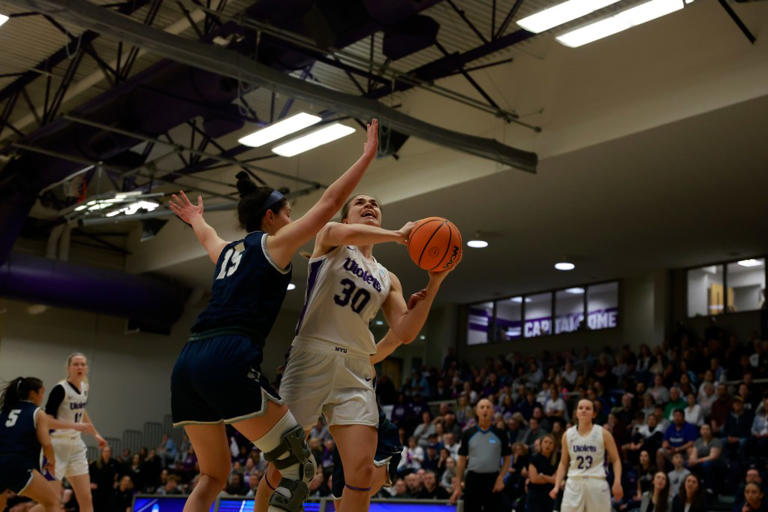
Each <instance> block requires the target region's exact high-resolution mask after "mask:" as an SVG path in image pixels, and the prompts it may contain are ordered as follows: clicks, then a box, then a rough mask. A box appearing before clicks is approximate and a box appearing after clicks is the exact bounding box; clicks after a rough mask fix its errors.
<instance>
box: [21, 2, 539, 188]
mask: <svg viewBox="0 0 768 512" xmlns="http://www.w3.org/2000/svg"><path fill="white" fill-rule="evenodd" d="M8 2H9V3H11V4H13V5H17V6H20V7H23V8H24V9H31V10H37V11H41V12H44V13H46V14H50V15H52V16H54V17H55V18H57V19H59V20H63V21H67V22H70V23H74V24H76V25H78V26H81V27H83V28H88V29H90V30H94V31H96V32H98V33H100V34H102V35H108V36H112V37H116V38H118V39H120V40H122V41H127V42H130V43H131V44H134V45H136V46H140V47H143V48H145V49H147V50H148V51H151V52H153V53H155V54H157V55H160V56H163V57H165V58H169V59H172V60H175V61H177V62H180V63H184V64H187V65H190V66H194V67H197V68H200V69H204V70H206V71H210V72H213V73H218V74H221V75H225V76H229V77H232V78H235V79H237V80H240V81H243V82H248V83H251V84H258V85H260V86H262V87H264V88H267V89H269V90H273V91H280V92H281V93H283V94H286V95H288V96H292V97H294V98H296V99H300V100H302V101H306V102H308V103H311V104H314V105H317V106H321V107H324V108H328V109H332V110H334V111H337V112H344V113H345V114H347V115H349V116H352V117H361V118H369V117H378V118H379V119H380V121H381V122H382V123H383V124H386V125H388V126H390V127H392V128H394V129H396V130H398V131H401V132H403V133H406V134H409V135H412V136H414V137H418V138H420V139H423V140H426V141H429V142H432V143H435V144H439V145H441V146H445V147H449V148H452V149H455V150H458V151H463V152H465V153H469V154H472V155H475V156H479V157H482V158H488V159H490V160H495V161H498V162H501V163H503V164H506V165H510V166H512V167H515V168H517V169H520V170H523V171H527V172H531V173H535V172H536V165H537V162H538V157H537V155H536V154H535V153H532V152H529V151H523V150H520V149H517V148H513V147H510V146H507V145H505V144H502V143H500V142H498V141H496V140H493V139H487V138H482V137H476V136H472V135H466V134H463V133H459V132H455V131H452V130H446V129H445V128H440V127H438V126H435V125H432V124H429V123H426V122H424V121H420V120H418V119H416V118H413V117H410V116H407V115H405V114H403V113H401V112H398V111H396V110H394V109H392V108H390V107H387V106H385V105H382V104H380V103H379V102H377V101H375V100H371V99H368V98H362V97H359V96H353V95H351V94H346V93H341V92H338V91H333V90H330V89H326V88H323V87H320V86H317V85H314V84H311V83H308V82H305V81H302V80H299V79H297V78H294V77H291V76H289V75H287V74H285V73H282V72H280V71H277V70H275V69H272V68H270V67H268V66H265V65H263V64H260V63H258V62H256V61H254V60H251V59H249V58H248V57H246V56H243V55H240V54H238V53H236V52H234V51H231V50H227V49H225V48H220V47H218V46H215V45H209V44H205V43H200V42H198V41H192V40H187V39H182V38H181V37H178V36H174V35H171V34H168V33H166V32H163V31H161V30H157V29H155V28H152V27H148V26H146V25H142V24H140V23H137V22H135V21H133V20H131V19H129V18H126V17H124V16H120V15H118V14H115V13H114V12H112V11H110V10H108V9H104V8H103V7H99V6H96V5H93V4H91V3H89V2H87V1H85V0H8Z"/></svg>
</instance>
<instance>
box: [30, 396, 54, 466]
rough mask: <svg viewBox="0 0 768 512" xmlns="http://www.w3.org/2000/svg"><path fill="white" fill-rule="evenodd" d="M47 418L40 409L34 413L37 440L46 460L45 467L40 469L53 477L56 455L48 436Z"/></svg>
mask: <svg viewBox="0 0 768 512" xmlns="http://www.w3.org/2000/svg"><path fill="white" fill-rule="evenodd" d="M48 418H49V417H48V415H47V414H46V413H45V411H43V410H42V409H40V410H38V411H37V412H35V423H36V424H37V426H36V430H37V440H38V442H39V443H40V446H41V447H42V448H43V455H44V456H45V460H46V464H45V467H43V468H41V469H45V470H47V471H48V472H49V473H50V474H52V475H54V474H56V455H55V454H54V452H53V443H51V435H50V434H49V430H50V428H51V425H50V423H49V422H48V421H49V420H48Z"/></svg>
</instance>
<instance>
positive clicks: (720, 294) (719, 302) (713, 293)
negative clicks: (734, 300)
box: [688, 265, 730, 316]
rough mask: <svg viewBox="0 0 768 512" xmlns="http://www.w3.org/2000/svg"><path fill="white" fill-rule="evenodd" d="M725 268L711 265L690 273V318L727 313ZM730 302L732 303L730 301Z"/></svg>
mask: <svg viewBox="0 0 768 512" xmlns="http://www.w3.org/2000/svg"><path fill="white" fill-rule="evenodd" d="M723 285H724V279H723V266H722V265H709V266H706V267H701V268H695V269H692V270H689V271H688V316H699V315H704V316H707V315H720V314H722V313H724V312H725V300H724V299H725V297H724V292H725V290H724V289H723ZM729 302H730V301H729Z"/></svg>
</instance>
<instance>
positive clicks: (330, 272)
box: [294, 245, 390, 354]
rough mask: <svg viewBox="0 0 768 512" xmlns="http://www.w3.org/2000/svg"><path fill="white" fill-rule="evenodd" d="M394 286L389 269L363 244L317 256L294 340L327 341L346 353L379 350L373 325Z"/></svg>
mask: <svg viewBox="0 0 768 512" xmlns="http://www.w3.org/2000/svg"><path fill="white" fill-rule="evenodd" d="M389 288H390V279H389V271H388V270H387V269H386V268H385V267H384V266H383V265H381V264H379V262H378V261H376V259H375V258H374V259H372V260H369V259H366V258H365V257H364V256H363V254H362V253H361V252H360V250H359V249H358V248H357V247H354V246H346V245H342V246H338V247H336V248H334V249H333V250H331V251H330V252H328V253H327V254H324V255H323V256H319V257H317V258H312V259H311V260H309V276H308V278H307V293H306V297H305V299H304V308H303V309H302V311H301V316H300V317H299V322H298V325H297V326H296V340H294V343H296V341H297V340H307V341H313V342H314V341H324V342H327V343H333V344H336V345H339V346H340V347H339V350H340V351H344V350H351V351H354V352H357V353H361V354H373V353H375V352H376V342H375V340H374V338H373V334H372V333H371V331H370V329H369V328H368V325H369V323H370V322H371V320H373V318H374V317H375V316H376V313H378V311H379V309H380V308H381V305H382V304H383V303H384V301H385V300H386V299H387V296H388V295H389Z"/></svg>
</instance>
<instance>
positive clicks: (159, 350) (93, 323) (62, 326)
mask: <svg viewBox="0 0 768 512" xmlns="http://www.w3.org/2000/svg"><path fill="white" fill-rule="evenodd" d="M2 305H3V307H4V309H5V312H4V313H0V381H3V382H7V381H8V380H10V379H12V378H15V377H18V376H19V375H25V376H36V377H40V378H41V379H43V381H44V382H45V384H46V388H47V389H50V388H51V387H52V386H53V385H54V384H55V383H56V382H58V381H59V380H61V379H62V378H64V377H66V370H65V363H66V358H67V355H69V354H70V353H71V352H74V351H78V352H83V353H85V354H86V355H87V356H88V359H89V364H90V378H89V381H90V384H91V387H92V393H91V396H90V398H89V405H88V413H89V415H90V416H91V418H92V419H93V421H94V422H95V423H96V426H97V427H98V428H99V429H100V431H101V433H102V434H103V435H105V436H110V437H122V432H123V430H125V429H138V430H141V429H142V427H143V424H144V422H147V421H156V422H162V421H163V417H164V416H165V415H166V414H169V413H170V410H171V407H170V403H171V393H170V376H171V371H172V369H173V364H174V362H175V361H176V357H177V355H178V353H179V351H180V350H181V347H182V346H183V345H184V343H185V341H186V339H187V337H188V335H189V328H190V327H191V325H192V323H193V322H194V319H195V317H196V316H197V314H198V312H199V310H200V308H199V307H195V308H188V309H187V310H186V311H185V313H184V316H183V317H182V318H181V319H180V320H179V322H177V324H176V325H175V326H174V330H173V332H172V334H171V335H170V336H160V335H155V334H148V333H129V334H126V332H125V320H123V319H121V318H117V317H111V316H106V315H97V314H92V313H86V312H82V311H74V310H68V309H62V308H48V309H47V310H46V311H45V312H43V313H41V314H38V315H32V314H30V313H29V312H28V311H27V308H28V307H29V306H30V305H29V304H26V303H22V302H16V301H9V300H3V301H2ZM297 316H298V315H297V313H295V312H286V313H284V314H282V315H280V317H279V318H278V321H277V323H276V325H275V327H274V330H273V334H274V336H273V339H271V340H270V343H269V345H268V346H267V350H266V351H265V354H264V364H263V368H264V372H265V374H267V375H269V377H270V378H272V377H274V375H275V369H276V368H277V367H278V366H279V365H281V364H283V361H284V356H285V353H286V352H287V350H288V347H289V346H290V342H291V340H292V339H293V329H294V327H295V324H296V317H297ZM233 392H237V390H233Z"/></svg>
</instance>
